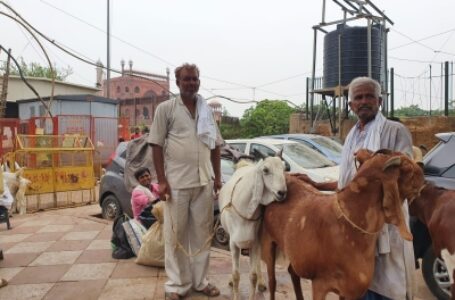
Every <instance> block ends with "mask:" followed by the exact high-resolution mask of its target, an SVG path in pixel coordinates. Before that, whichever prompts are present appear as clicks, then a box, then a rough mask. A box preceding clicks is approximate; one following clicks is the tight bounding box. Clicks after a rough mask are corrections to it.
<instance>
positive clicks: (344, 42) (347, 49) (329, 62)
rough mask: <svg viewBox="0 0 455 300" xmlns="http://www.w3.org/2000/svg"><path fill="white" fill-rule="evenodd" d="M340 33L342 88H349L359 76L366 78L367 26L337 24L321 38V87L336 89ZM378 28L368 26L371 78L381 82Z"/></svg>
mask: <svg viewBox="0 0 455 300" xmlns="http://www.w3.org/2000/svg"><path fill="white" fill-rule="evenodd" d="M339 34H341V85H348V84H349V83H350V82H351V80H352V79H354V78H356V77H358V76H368V27H360V26H356V27H349V26H347V25H338V26H337V29H336V30H335V31H332V32H329V33H328V34H326V35H325V37H324V79H323V86H324V88H331V87H336V86H338V73H339V71H338V57H339V53H338V46H339V40H338V35H339ZM382 35H383V31H382V29H381V26H380V25H374V26H372V27H371V77H373V78H374V79H376V80H377V81H379V82H380V81H381V75H382V72H383V70H382V68H381V66H382V61H381V50H382V47H381V41H382Z"/></svg>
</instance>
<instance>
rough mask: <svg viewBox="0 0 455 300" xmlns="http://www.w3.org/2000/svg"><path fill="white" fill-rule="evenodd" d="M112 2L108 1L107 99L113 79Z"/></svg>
mask: <svg viewBox="0 0 455 300" xmlns="http://www.w3.org/2000/svg"><path fill="white" fill-rule="evenodd" d="M110 21H111V20H110V0H107V59H106V62H107V63H106V64H107V70H106V74H107V79H106V91H107V92H106V97H107V98H110V96H111V91H110V79H111V26H110V23H111V22H110Z"/></svg>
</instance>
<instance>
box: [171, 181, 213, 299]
mask: <svg viewBox="0 0 455 300" xmlns="http://www.w3.org/2000/svg"><path fill="white" fill-rule="evenodd" d="M212 231H213V182H209V183H208V184H207V185H205V186H201V187H195V188H189V189H176V190H172V191H171V197H170V199H168V200H167V201H166V202H165V209H164V238H165V247H164V249H165V250H164V251H165V260H164V266H165V269H166V275H167V277H168V279H169V280H168V281H167V282H166V283H165V286H164V288H165V291H166V292H175V293H178V294H180V295H185V294H186V293H188V292H189V291H190V289H191V288H193V289H195V290H197V291H200V290H202V289H204V288H205V287H206V286H207V284H208V280H207V271H208V267H209V257H210V246H211V243H209V244H208V245H207V244H206V242H207V239H208V238H209V236H210V235H211V234H212ZM176 238H177V240H178V241H179V243H180V244H181V246H182V247H183V248H184V249H185V251H186V252H187V253H189V254H190V255H191V254H194V253H196V252H198V251H200V252H199V254H198V255H196V256H188V255H187V254H185V253H184V251H182V249H180V248H178V247H177V246H176V245H177V244H176ZM203 247H204V249H202V250H200V249H201V248H203Z"/></svg>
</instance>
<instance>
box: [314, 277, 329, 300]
mask: <svg viewBox="0 0 455 300" xmlns="http://www.w3.org/2000/svg"><path fill="white" fill-rule="evenodd" d="M311 284H312V287H313V300H324V299H325V296H326V295H327V293H328V292H329V291H328V290H327V286H326V283H325V282H324V281H321V280H313V281H312V282H311Z"/></svg>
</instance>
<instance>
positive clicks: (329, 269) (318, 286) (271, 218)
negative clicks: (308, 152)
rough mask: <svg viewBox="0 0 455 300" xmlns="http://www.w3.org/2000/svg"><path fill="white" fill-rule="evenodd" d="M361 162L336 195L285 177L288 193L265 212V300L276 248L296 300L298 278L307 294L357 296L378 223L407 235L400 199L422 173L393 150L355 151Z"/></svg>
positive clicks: (409, 194)
mask: <svg viewBox="0 0 455 300" xmlns="http://www.w3.org/2000/svg"><path fill="white" fill-rule="evenodd" d="M356 158H357V160H358V161H359V162H360V163H362V165H361V167H360V169H359V170H358V172H357V175H356V176H355V177H354V179H353V180H352V182H351V183H349V185H348V186H347V187H346V188H344V189H343V190H341V191H339V192H337V193H336V194H332V195H327V194H322V193H320V192H319V191H318V190H317V189H316V188H314V187H313V186H311V185H309V184H307V183H305V182H303V181H301V180H299V179H298V178H295V177H293V176H288V177H287V180H288V196H287V199H286V200H285V201H283V202H281V203H272V204H270V205H269V206H267V207H266V209H265V214H264V224H263V229H262V256H263V257H262V258H263V260H264V261H265V262H266V264H267V273H268V275H269V276H268V277H269V289H270V299H275V289H276V280H275V259H276V254H277V251H281V252H282V253H283V254H284V255H285V257H286V258H287V259H288V260H289V267H288V271H289V273H290V275H291V279H292V283H293V286H294V291H295V294H296V298H297V299H299V300H300V299H303V295H302V289H301V286H300V279H299V277H303V278H307V279H311V280H312V285H313V299H314V300H322V299H324V298H325V296H326V294H327V293H329V292H335V293H338V294H339V295H340V297H344V298H346V299H357V298H359V297H361V296H362V295H363V294H364V293H365V292H366V290H367V288H368V286H369V284H370V281H371V279H372V276H373V268H374V255H375V246H376V241H377V237H378V232H379V231H380V230H381V229H382V227H383V225H384V223H392V224H395V225H397V226H398V228H399V231H400V234H401V235H402V236H403V238H405V239H407V240H411V239H412V235H411V234H410V233H409V231H408V229H407V227H406V224H405V222H404V216H403V212H402V204H403V201H404V199H405V198H407V199H413V198H415V197H416V196H417V195H418V193H419V191H420V188H421V187H422V186H423V183H424V178H423V172H422V170H421V168H420V167H418V166H417V164H415V163H414V162H413V161H412V160H411V159H409V158H408V157H406V156H405V155H401V154H396V153H394V154H383V153H377V154H374V155H372V154H371V152H369V151H367V150H360V151H359V152H358V153H357V154H356Z"/></svg>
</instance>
